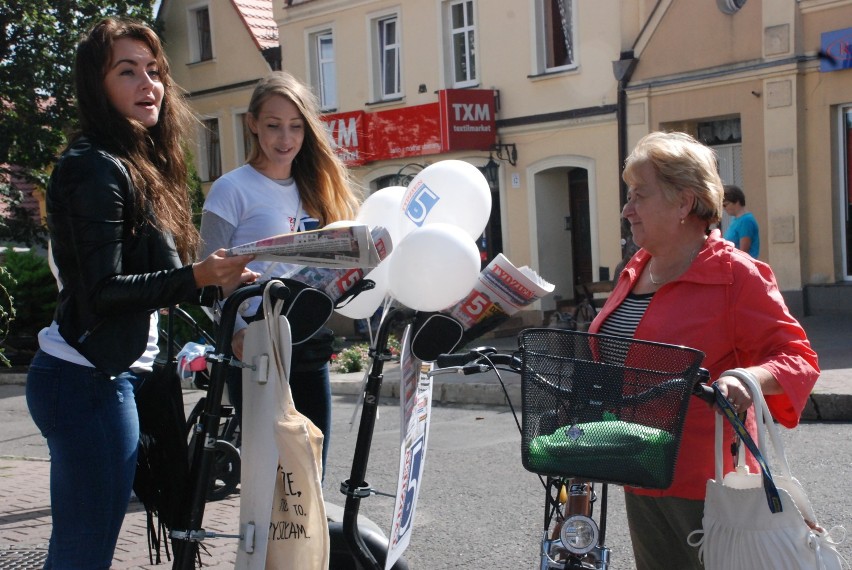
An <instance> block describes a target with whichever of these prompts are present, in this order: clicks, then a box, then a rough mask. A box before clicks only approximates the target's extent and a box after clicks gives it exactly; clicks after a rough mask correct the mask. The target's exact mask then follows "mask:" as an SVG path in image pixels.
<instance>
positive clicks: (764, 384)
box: [716, 366, 783, 414]
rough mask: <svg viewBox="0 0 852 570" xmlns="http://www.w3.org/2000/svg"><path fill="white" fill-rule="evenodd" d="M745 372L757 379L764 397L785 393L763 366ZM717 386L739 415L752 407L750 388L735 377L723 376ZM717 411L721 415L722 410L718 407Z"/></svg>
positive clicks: (717, 381)
mask: <svg viewBox="0 0 852 570" xmlns="http://www.w3.org/2000/svg"><path fill="white" fill-rule="evenodd" d="M745 370H746V371H747V372H751V374H752V375H753V376H754V377H755V379H756V380H757V383H758V384H759V385H760V391H761V392H763V394H764V395H773V394H782V393H783V390H782V389H781V385H780V384H778V381H777V380H776V379H775V376H773V375H772V373H771V372H770V371H769V370H767V369H766V368H763V367H762V366H750V367H748V368H746V369H745ZM716 384H717V385H718V386H719V392H721V394H722V395H723V396H725V398H727V399H728V402H730V403H731V406H733V408H734V410H736V412H737V413H738V414H739V413H742V412H744V411H746V410H747V409H749V407H751V403H752V402H751V394H750V393H749V391H748V388H746V387H745V386H744V385H743V383H742V382H740V381H739V380H738V379H737V378H734V377H733V376H722V377H720V378H719V379H718V380H716ZM716 411H717V412H718V413H721V410H719V408H718V407H716Z"/></svg>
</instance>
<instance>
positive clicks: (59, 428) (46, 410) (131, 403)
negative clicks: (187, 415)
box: [26, 350, 144, 570]
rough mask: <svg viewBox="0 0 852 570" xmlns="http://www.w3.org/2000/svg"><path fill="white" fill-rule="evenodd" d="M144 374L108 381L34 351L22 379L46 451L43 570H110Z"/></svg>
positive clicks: (126, 496) (129, 482) (126, 495)
mask: <svg viewBox="0 0 852 570" xmlns="http://www.w3.org/2000/svg"><path fill="white" fill-rule="evenodd" d="M143 381H144V377H143V375H137V374H135V373H132V372H124V373H122V374H120V375H119V376H117V377H115V378H113V379H110V378H109V377H108V376H107V375H105V374H104V373H102V372H99V371H97V370H96V369H94V368H89V367H86V366H80V365H77V364H72V363H70V362H67V361H64V360H61V359H59V358H55V357H53V356H50V355H49V354H46V353H44V352H42V351H40V350H39V351H38V352H37V353H36V355H35V357H34V358H33V361H32V364H30V369H29V373H28V375H27V388H26V394H27V406H28V407H29V410H30V415H31V416H32V418H33V421H34V422H35V424H36V426H37V427H38V429H39V430H40V431H41V433H42V435H43V436H44V437H45V438H46V439H47V446H48V449H49V450H50V503H51V515H52V518H53V527H52V529H51V535H50V547H49V550H48V555H47V561H46V562H45V565H44V568H45V569H51V570H62V569H65V568H68V569H80V568H86V569H87V570H95V569H100V568H104V569H108V568H109V567H110V564H111V563H112V557H113V553H114V551H115V545H116V542H117V541H118V533H119V531H120V530H121V524H122V521H123V520H124V514H125V513H126V512H127V505H128V503H129V501H130V491H131V489H132V487H133V477H134V474H135V472H136V453H137V449H138V444H139V417H138V414H137V412H136V400H135V398H134V390H135V388H136V387H138V386H139V385H141V383H142V382H143Z"/></svg>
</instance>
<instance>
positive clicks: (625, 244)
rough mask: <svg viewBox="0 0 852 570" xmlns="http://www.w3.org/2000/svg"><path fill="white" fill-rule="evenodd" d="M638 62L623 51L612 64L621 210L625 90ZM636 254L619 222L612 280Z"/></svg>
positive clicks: (624, 197)
mask: <svg viewBox="0 0 852 570" xmlns="http://www.w3.org/2000/svg"><path fill="white" fill-rule="evenodd" d="M637 63H639V60H638V59H636V58H634V57H633V50H629V51H623V52H621V55H620V57H619V59H618V61H613V62H612V72H613V75H615V79H616V81H618V100H617V102H616V109H615V117H616V123H617V128H618V188H619V191H618V203H619V205H620V206H621V209H622V210H623V209H624V205H625V204H626V203H627V185H626V184H625V183H624V180H622V179H621V174H622V172H623V171H624V161H625V160H626V159H627V92H626V91H625V88H626V87H627V84H628V83H629V82H630V77H631V76H632V75H633V71H634V70H635V69H636V64H637ZM635 252H636V246H635V245H634V244H633V239H632V236H631V233H630V224H628V223H627V220H624V219H622V220H621V256H622V260H621V263H619V264H618V267H617V268H616V271H615V274H614V275H613V279H618V274H619V273H620V271H621V267H623V266H624V264H625V263H626V262H627V260H628V259H630V257H631V256H632V255H633V254H634V253H635Z"/></svg>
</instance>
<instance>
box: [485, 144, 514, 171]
mask: <svg viewBox="0 0 852 570" xmlns="http://www.w3.org/2000/svg"><path fill="white" fill-rule="evenodd" d="M491 153H495V154H496V155H497V160H506V161H508V162H509V164H511V165H512V166H517V164H518V147H516V146H515V143H502V142H500V141H497V143H496V144H493V145H491V148H490V149H488V160H492V158H491Z"/></svg>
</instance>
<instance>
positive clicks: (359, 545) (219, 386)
mask: <svg viewBox="0 0 852 570" xmlns="http://www.w3.org/2000/svg"><path fill="white" fill-rule="evenodd" d="M266 287H270V294H271V295H272V296H273V297H274V298H276V299H285V300H286V301H285V308H284V312H285V314H287V315H291V316H293V320H294V321H296V320H298V321H300V323H298V324H296V326H294V327H293V328H292V333H293V336H294V339H295V338H298V337H299V336H301V335H305V334H309V332H310V329H311V327H309V326H306V321H307V320H309V319H311V318H313V319H317V318H320V317H318V315H317V314H316V312H317V308H316V306H315V305H314V304H312V303H311V302H310V301H309V302H307V303H303V304H302V306H301V307H297V306H296V305H294V304H293V303H294V299H300V298H301V299H304V298H306V297H310V296H311V295H310V294H309V293H308V294H306V291H307V289H306V288H304V287H303V286H301V285H299V284H294V285H293V289H294V290H295V291H296V293H295V294H293V293H292V291H291V289H290V288H288V286H287V285H285V284H284V283H283V282H282V281H281V280H277V279H273V280H270V281H265V282H263V283H258V284H253V285H249V286H246V287H243V288H240V289H238V290H237V291H236V292H234V293H233V294H231V295H230V296H229V297H228V299H227V300H226V301H225V303H224V305H223V306H222V310H221V317H220V321H219V325H218V327H217V329H216V334H215V338H214V341H215V342H214V343H213V346H214V350H213V352H211V353H209V354H208V355H207V357H206V358H207V361H208V362H210V363H211V364H212V366H211V371H210V375H209V383H208V385H207V394H206V396H205V398H204V399H203V404H199V405H200V406H201V407H202V409H201V412H200V413H199V414H198V420H197V421H196V422H195V423H194V424H193V426H194V427H193V430H194V435H195V437H194V440H193V446H192V449H191V450H190V453H191V458H192V460H191V468H190V477H189V486H190V492H189V496H188V497H187V498H186V500H185V502H184V505H183V509H182V514H183V516H182V517H181V520H180V524H179V525H177V526H178V527H179V528H173V529H171V531H170V533H169V536H170V538H171V539H172V541H173V545H174V560H173V565H172V567H173V568H174V569H175V570H189V569H193V568H195V562H196V559H198V557H199V551H200V549H201V545H202V543H203V541H204V540H206V539H208V538H237V539H239V538H243V537H241V536H239V535H222V534H214V533H209V532H206V531H205V530H204V528H203V526H202V522H203V517H204V508H205V503H206V501H207V499H208V496H209V493H210V483H211V480H213V479H212V478H213V476H214V475H215V473H216V469H217V457H218V455H217V454H219V453H220V451H221V450H220V449H219V447H220V446H218V445H217V444H218V443H219V440H218V438H219V436H220V434H221V433H222V426H221V424H220V421H221V420H222V418H223V417H224V414H223V406H222V397H223V394H224V385H225V378H226V374H227V371H228V367H229V366H238V367H245V366H247V365H246V364H244V363H241V362H239V361H237V360H236V359H235V358H234V356H233V352H232V349H231V337H232V336H233V330H234V322H235V319H236V316H237V312H238V308H239V307H240V305H241V304H242V303H243V302H244V301H246V300H247V299H249V298H251V297H255V296H260V295H262V294H263V292H264V289H265V288H266ZM314 291H316V290H314ZM326 299H327V297H326ZM329 302H330V300H329ZM308 305H311V306H312V307H313V308H312V309H307V308H306V307H307V306H308ZM320 312H321V311H320ZM329 315H330V312H329ZM325 320H327V319H322V322H323V323H324V322H325ZM396 321H397V317H396V316H394V317H390V316H389V318H388V319H387V325H386V326H385V328H382V327H380V332H379V340H378V341H377V344H376V348H375V349H374V355H373V373H371V375H370V377H371V380H370V381H369V382H368V385H367V388H366V393H365V398H364V400H365V405H364V411H363V412H362V418H361V425H360V427H359V433H358V442H357V444H356V450H355V455H354V458H353V461H352V477H351V478H350V479H349V480H347V481H346V482H344V483H343V484H342V485H341V488H342V489H341V490H342V491H343V492H344V494H346V495H347V499H346V505H345V506H344V511H343V520H342V521H329V536H330V541H331V563H332V565H331V567H333V568H339V569H341V570H348V569H349V568H352V569H353V570H354V569H355V568H361V567H365V568H377V569H378V568H384V556H385V553H386V552H387V545H388V540H387V537H385V536H384V535H383V534H382V533H381V531H380V530H378V527H376V526H375V525H372V526H370V525H367V526H366V527H365V528H360V527H359V516H358V504H359V502H360V500H361V499H362V498H364V497H366V496H369V495H371V494H374V493H375V492H374V491H373V490H372V489H371V488H370V487H369V485H367V484H366V483H365V482H364V481H363V475H364V473H365V472H366V466H367V461H368V459H369V448H370V443H371V438H372V431H373V426H374V425H375V418H376V414H375V408H372V413H371V412H370V409H371V406H372V404H376V405H377V403H378V396H379V392H380V390H381V370H382V363H383V361H384V360H386V359H387V358H388V357H389V353H388V351H387V338H388V334H389V327H390V324H391V323H392V322H396ZM356 481H357V482H358V483H357V484H350V483H349V482H356ZM344 486H345V488H346V490H345V491H344V490H343V488H344ZM362 560H366V561H368V562H367V564H365V563H363V562H361V561H362ZM358 564H360V566H359V565H358ZM368 564H369V565H368ZM407 569H408V563H407V561H406V560H405V558H404V557H402V558H400V559H399V560H397V562H396V563H395V564H394V565H393V570H407Z"/></svg>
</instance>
